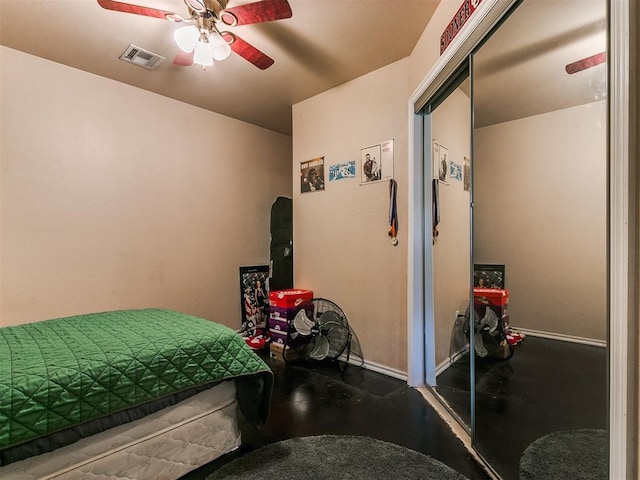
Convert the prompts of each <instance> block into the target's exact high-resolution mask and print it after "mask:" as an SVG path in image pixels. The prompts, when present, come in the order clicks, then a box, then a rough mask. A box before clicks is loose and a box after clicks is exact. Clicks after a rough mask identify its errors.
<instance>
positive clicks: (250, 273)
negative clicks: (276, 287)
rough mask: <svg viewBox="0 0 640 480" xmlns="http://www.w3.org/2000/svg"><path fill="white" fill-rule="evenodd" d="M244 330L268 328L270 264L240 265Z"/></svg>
mask: <svg viewBox="0 0 640 480" xmlns="http://www.w3.org/2000/svg"><path fill="white" fill-rule="evenodd" d="M240 302H241V307H240V308H241V312H242V330H243V331H255V329H256V328H266V325H267V319H268V317H269V265H255V266H250V267H240Z"/></svg>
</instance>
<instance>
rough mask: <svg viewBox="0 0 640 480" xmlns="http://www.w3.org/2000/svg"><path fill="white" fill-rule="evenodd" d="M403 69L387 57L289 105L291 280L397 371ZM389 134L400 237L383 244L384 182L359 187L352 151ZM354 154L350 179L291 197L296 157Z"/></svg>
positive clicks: (330, 158) (339, 158)
mask: <svg viewBox="0 0 640 480" xmlns="http://www.w3.org/2000/svg"><path fill="white" fill-rule="evenodd" d="M407 66H408V63H407V61H406V60H402V61H400V62H396V63H394V64H391V65H389V66H387V67H384V68H382V69H380V70H377V71H375V72H374V73H372V74H369V75H366V76H364V77H361V78H359V79H357V80H354V81H352V82H349V83H346V84H344V85H342V86H340V87H337V88H334V89H332V90H329V91H328V92H325V93H323V94H321V95H318V96H316V97H313V98H310V99H308V100H306V101H303V102H300V103H298V104H296V105H294V108H293V138H294V141H293V171H294V172H293V181H294V185H293V189H294V193H293V205H294V245H295V248H294V252H295V253H294V255H295V258H294V265H295V267H294V268H295V275H294V279H295V286H296V287H299V288H308V289H311V290H313V292H314V295H315V296H316V297H324V298H328V299H330V300H333V301H335V302H336V303H337V304H338V305H340V306H341V307H342V308H343V310H344V311H345V313H346V315H347V318H348V319H349V322H350V324H351V325H352V326H353V328H354V329H355V331H356V333H357V335H358V337H359V338H360V341H361V343H362V347H363V351H364V356H365V359H366V360H367V361H372V362H375V363H380V364H383V365H384V366H387V367H391V368H393V369H397V370H400V371H406V355H407V354H406V344H407V330H406V323H407V321H406V275H407V273H406V261H407V258H406V257H407V252H406V231H407V230H406V228H407V227H406V223H405V222H406V218H407V213H406V212H407V200H406V199H407V193H406V192H407V168H406V164H407V162H406V157H407V85H406V78H407ZM391 139H393V140H394V141H395V152H394V153H395V171H394V175H395V178H396V180H397V182H398V211H399V225H400V229H399V234H398V239H399V240H400V244H399V245H398V246H397V247H393V246H392V245H391V243H390V242H389V237H388V235H387V232H388V231H389V184H388V182H380V183H374V184H368V185H364V186H361V185H360V174H361V168H360V149H361V148H364V147H368V146H370V145H375V144H378V143H381V142H385V141H387V140H391ZM321 156H324V158H325V170H326V171H328V168H329V166H330V165H332V164H336V163H342V162H347V161H349V160H355V161H356V164H357V177H356V178H351V179H346V180H340V181H335V182H329V181H328V174H327V178H326V180H327V181H326V188H325V191H324V192H312V193H306V194H300V173H299V172H300V162H304V161H307V160H310V159H313V158H316V157H321Z"/></svg>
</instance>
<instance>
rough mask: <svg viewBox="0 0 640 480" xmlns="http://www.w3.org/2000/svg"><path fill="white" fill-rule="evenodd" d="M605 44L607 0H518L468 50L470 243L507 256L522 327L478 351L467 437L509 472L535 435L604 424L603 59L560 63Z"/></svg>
mask: <svg viewBox="0 0 640 480" xmlns="http://www.w3.org/2000/svg"><path fill="white" fill-rule="evenodd" d="M605 49H606V3H605V1H603V0H588V1H562V2H561V1H548V0H524V1H523V2H522V3H521V4H520V5H519V6H518V7H517V9H516V10H515V11H514V12H513V13H512V14H511V15H510V16H509V17H508V18H507V19H506V20H505V21H504V23H503V24H502V25H501V26H500V27H499V28H498V29H497V30H496V32H494V33H493V34H492V36H491V37H490V38H489V39H488V40H487V41H486V43H485V44H484V45H482V46H481V47H480V49H479V50H478V51H477V52H476V53H475V54H474V55H473V56H472V66H473V67H472V103H473V116H474V124H473V155H472V158H473V163H472V165H473V170H472V171H473V175H472V176H473V183H472V195H473V205H474V208H473V242H472V257H473V262H474V263H478V264H482V263H485V264H503V265H505V269H506V284H505V288H506V289H507V290H508V292H509V300H508V313H509V321H510V324H511V326H512V328H513V330H514V331H515V332H521V333H525V334H526V337H525V339H524V340H523V341H522V342H521V343H519V344H518V345H516V346H515V348H514V354H513V357H512V358H511V359H509V360H508V361H493V362H482V361H478V362H477V363H476V370H475V376H476V385H475V425H474V438H473V445H474V448H476V450H477V451H478V452H479V453H480V454H481V455H482V456H483V457H484V458H485V459H486V460H488V462H489V463H490V464H491V465H492V467H493V468H494V469H495V470H496V471H497V472H498V473H499V474H500V475H501V476H502V477H503V478H505V479H507V478H519V461H520V458H521V456H522V455H523V453H524V452H525V450H526V449H527V448H528V447H530V446H531V445H532V443H533V442H534V441H536V440H538V439H542V438H545V437H546V436H547V435H548V434H551V433H553V432H560V431H571V432H574V431H577V430H580V429H591V430H599V431H604V430H605V429H606V425H607V416H608V412H607V380H606V358H607V353H606V337H607V333H606V332H607V284H608V281H607V190H606V181H607V173H606V172H607V154H606V132H607V104H606V81H607V70H606V65H605V64H603V63H600V64H595V65H593V66H591V67H590V68H585V69H582V70H580V71H578V72H576V73H568V71H567V69H566V66H567V65H570V64H572V63H574V62H576V61H579V60H581V59H584V58H587V57H590V56H592V55H595V54H600V53H601V52H604V51H605ZM569 70H571V69H569ZM596 443H598V442H595V441H594V442H593V443H592V447H589V448H594V447H593V445H595V444H596ZM571 447H572V446H569V448H570V449H571ZM603 448H604V451H601V450H598V451H593V452H591V451H590V452H587V455H589V456H601V457H602V458H603V459H604V465H606V458H607V453H606V448H605V447H603ZM566 461H568V462H570V461H571V458H567V459H566ZM578 477H579V475H578ZM578 477H576V478H578ZM549 478H551V477H549ZM554 478H555V477H554ZM603 478H606V471H605V472H604V477H603Z"/></svg>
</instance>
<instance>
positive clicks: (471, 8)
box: [440, 0, 482, 55]
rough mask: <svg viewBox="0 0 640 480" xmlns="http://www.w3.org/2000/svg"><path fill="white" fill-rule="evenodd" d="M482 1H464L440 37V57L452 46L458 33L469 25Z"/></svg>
mask: <svg viewBox="0 0 640 480" xmlns="http://www.w3.org/2000/svg"><path fill="white" fill-rule="evenodd" d="M480 2H482V0H464V1H463V2H462V5H461V6H460V8H459V9H458V11H457V12H456V14H455V15H454V16H453V18H452V19H451V21H450V22H449V25H447V28H445V29H444V32H442V35H440V55H442V54H443V53H444V51H445V50H446V49H447V47H448V46H449V45H450V44H451V42H452V41H453V39H454V38H456V35H458V32H459V31H460V30H461V29H462V26H463V25H464V24H465V23H467V20H469V18H470V17H471V15H473V12H475V11H476V8H478V5H480Z"/></svg>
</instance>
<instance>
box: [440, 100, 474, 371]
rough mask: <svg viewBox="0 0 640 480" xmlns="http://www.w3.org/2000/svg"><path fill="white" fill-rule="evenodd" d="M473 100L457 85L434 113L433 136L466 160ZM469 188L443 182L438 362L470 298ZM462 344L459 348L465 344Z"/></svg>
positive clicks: (455, 159)
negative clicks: (458, 313)
mask: <svg viewBox="0 0 640 480" xmlns="http://www.w3.org/2000/svg"><path fill="white" fill-rule="evenodd" d="M470 112H471V102H470V100H469V97H468V96H467V95H466V94H465V93H464V92H463V91H462V90H460V89H457V90H455V91H454V92H453V93H452V94H451V95H449V97H448V98H447V99H446V100H445V101H444V102H443V103H442V104H441V105H440V106H438V108H436V109H435V111H434V112H433V113H432V114H431V134H432V137H433V139H434V140H435V141H436V142H438V143H439V144H441V145H444V146H446V147H447V148H448V150H449V160H450V161H453V162H455V163H458V164H460V165H461V166H462V165H463V159H464V157H467V158H470V157H471V155H470V152H471V116H470ZM469 200H470V199H469V192H465V191H464V188H463V184H462V182H461V181H457V180H453V179H449V181H448V185H446V184H444V183H440V188H439V207H440V224H439V225H438V233H439V234H438V241H437V242H436V244H435V245H434V247H433V278H434V280H433V296H434V321H435V334H436V343H435V345H436V352H435V354H436V366H438V365H440V364H441V363H442V362H443V361H445V360H446V359H448V358H449V355H450V353H457V352H456V351H453V352H451V351H450V346H451V334H452V330H453V326H454V322H455V320H456V312H458V311H461V313H464V311H465V308H466V306H467V304H468V303H469V302H468V299H469V279H470V255H471V253H470V248H469V241H470V236H471V233H470V228H469V222H470V218H469V217H470V212H469V208H470V206H469ZM459 347H460V346H457V347H455V348H459Z"/></svg>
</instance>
